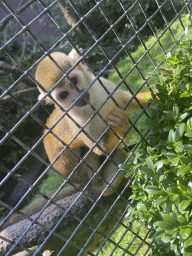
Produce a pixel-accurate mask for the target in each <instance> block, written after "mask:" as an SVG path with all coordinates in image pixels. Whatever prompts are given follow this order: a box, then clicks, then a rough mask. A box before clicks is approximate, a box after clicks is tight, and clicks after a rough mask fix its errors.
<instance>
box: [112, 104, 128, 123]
mask: <svg viewBox="0 0 192 256" xmlns="http://www.w3.org/2000/svg"><path fill="white" fill-rule="evenodd" d="M109 115H113V116H117V117H119V118H121V120H122V121H123V122H125V123H126V124H128V116H127V114H126V113H125V112H124V111H123V110H122V109H120V108H117V107H115V108H113V110H112V111H111V113H110V114H109Z"/></svg>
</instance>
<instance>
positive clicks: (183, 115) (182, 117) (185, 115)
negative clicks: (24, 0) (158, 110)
mask: <svg viewBox="0 0 192 256" xmlns="http://www.w3.org/2000/svg"><path fill="white" fill-rule="evenodd" d="M189 115H190V113H188V112H186V113H184V114H182V115H180V117H179V120H178V121H179V122H181V121H183V120H184V119H185V118H186V117H188V116H189Z"/></svg>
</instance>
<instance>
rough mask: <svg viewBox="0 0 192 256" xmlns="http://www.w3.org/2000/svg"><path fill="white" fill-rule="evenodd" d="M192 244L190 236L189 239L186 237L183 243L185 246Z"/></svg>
mask: <svg viewBox="0 0 192 256" xmlns="http://www.w3.org/2000/svg"><path fill="white" fill-rule="evenodd" d="M191 245H192V237H190V238H189V239H187V241H186V242H185V243H184V246H185V248H187V247H189V246H191Z"/></svg>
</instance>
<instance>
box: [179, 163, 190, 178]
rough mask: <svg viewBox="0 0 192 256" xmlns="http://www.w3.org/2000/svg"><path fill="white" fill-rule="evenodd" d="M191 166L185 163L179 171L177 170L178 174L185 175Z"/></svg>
mask: <svg viewBox="0 0 192 256" xmlns="http://www.w3.org/2000/svg"><path fill="white" fill-rule="evenodd" d="M190 168H191V167H190V166H188V165H183V166H181V168H179V170H178V172H177V175H181V176H184V175H185V173H186V172H188V171H189V170H190Z"/></svg>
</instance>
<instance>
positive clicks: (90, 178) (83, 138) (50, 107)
mask: <svg viewBox="0 0 192 256" xmlns="http://www.w3.org/2000/svg"><path fill="white" fill-rule="evenodd" d="M190 2H191V1H184V0H181V1H177V0H165V1H163V0H150V1H145V0H130V1H127V0H114V1H109V0H100V1H99V0H80V1H78V0H67V1H64V0H62V1H58V0H55V1H53V0H52V1H51V0H3V1H0V31H1V33H0V74H1V76H0V80H1V83H0V91H1V95H0V111H1V115H0V220H1V222H0V229H1V232H0V255H7V256H8V255H20V256H21V255H66V256H70V255H71V256H75V255H100V256H102V255H107V256H108V255H118V256H119V255H142V256H143V255H153V250H154V249H155V248H156V247H157V246H158V243H157V241H153V240H152V238H150V236H149V235H150V229H148V228H147V227H146V226H145V225H144V224H143V223H140V222H139V221H137V219H136V218H135V220H134V221H133V222H131V223H130V222H129V221H128V220H127V218H126V214H127V212H128V210H129V208H130V207H131V206H132V205H134V203H135V199H136V198H134V199H132V200H129V197H130V195H131V193H132V191H131V189H130V184H131V182H132V179H133V177H126V176H125V174H124V173H123V171H122V170H120V169H119V164H122V163H126V162H128V161H130V159H131V158H132V157H133V156H134V155H135V151H136V150H137V148H138V146H139V145H140V144H141V142H142V141H144V140H145V137H146V135H147V133H148V130H146V128H145V122H146V118H147V116H148V114H147V108H148V105H146V104H144V101H143V100H142V99H141V95H149V93H150V88H149V86H148V83H149V80H150V78H149V73H150V72H153V71H154V70H155V68H157V67H159V66H160V65H161V63H162V60H163V58H164V57H165V56H166V54H167V53H168V52H170V51H173V50H174V48H175V43H174V39H175V38H181V37H182V36H183V34H184V31H185V26H186V20H187V18H186V17H187V15H188V14H190V7H191V3H190ZM55 52H58V53H57V54H54V53H55ZM64 53H65V54H64ZM67 55H68V56H67ZM45 60H46V61H45ZM42 63H44V64H42ZM41 65H42V66H43V65H44V66H43V67H42V68H40V66H41ZM66 67H67V68H66ZM36 70H39V71H36ZM38 72H39V73H38ZM38 74H39V75H38ZM108 81H110V82H108ZM122 90H123V91H122ZM119 92H121V93H119ZM39 95H40V97H39ZM119 95H120V96H119ZM122 98H123V100H122ZM145 105H146V106H145ZM115 111H116V112H115ZM126 111H127V112H128V115H127V114H126ZM111 116H112V117H111Z"/></svg>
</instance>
